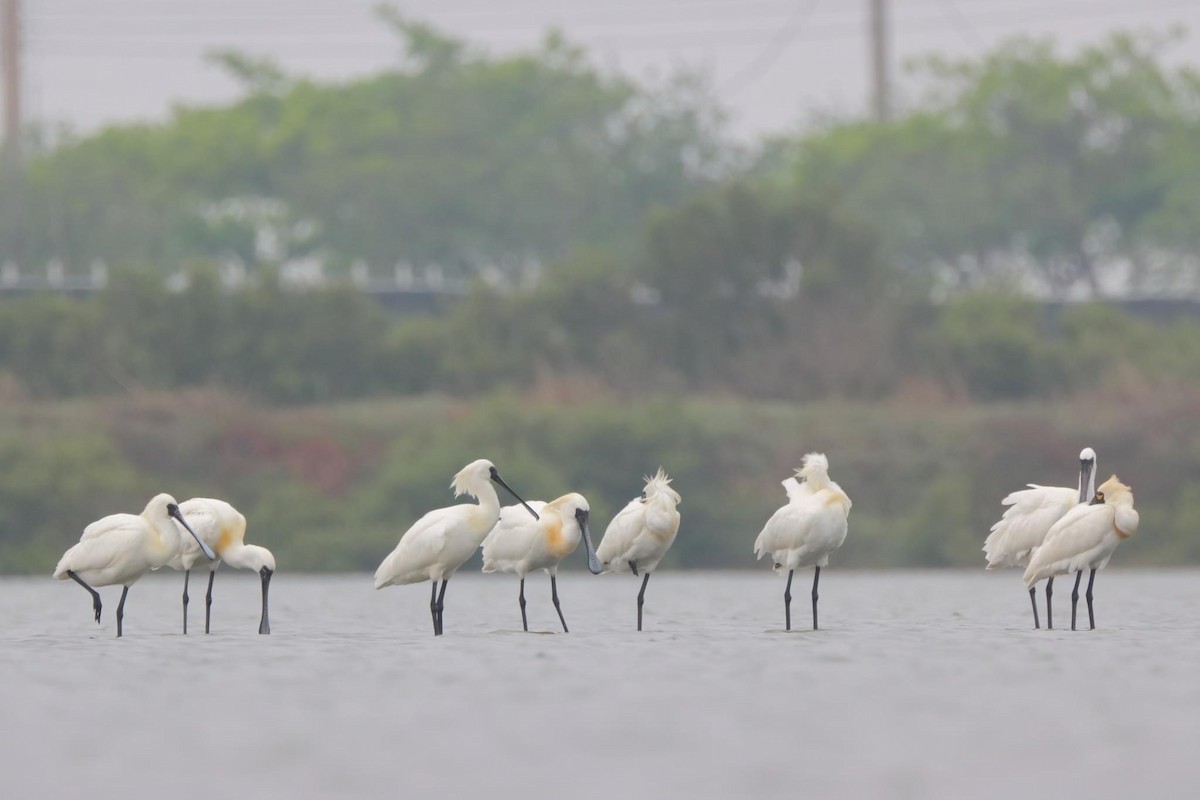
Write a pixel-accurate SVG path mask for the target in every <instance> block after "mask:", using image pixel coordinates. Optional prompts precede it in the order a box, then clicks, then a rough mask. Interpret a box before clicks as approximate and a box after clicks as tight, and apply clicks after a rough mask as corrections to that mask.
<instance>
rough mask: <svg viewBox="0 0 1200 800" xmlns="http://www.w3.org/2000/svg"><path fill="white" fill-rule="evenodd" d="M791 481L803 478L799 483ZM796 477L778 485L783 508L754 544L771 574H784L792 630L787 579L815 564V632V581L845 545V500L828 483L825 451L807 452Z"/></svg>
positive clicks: (847, 502)
mask: <svg viewBox="0 0 1200 800" xmlns="http://www.w3.org/2000/svg"><path fill="white" fill-rule="evenodd" d="M796 478H803V479H804V482H803V483H800V482H799V481H797V480H796ZM796 478H787V479H786V480H784V481H783V488H784V489H785V490H786V491H787V494H788V504H787V505H785V506H783V507H782V508H780V509H779V510H778V511H776V512H775V513H774V514H773V515H772V516H771V518H770V519H769V520H767V525H766V527H764V528H763V529H762V533H760V534H759V535H758V539H756V540H755V542H754V554H755V555H756V556H758V557H759V558H762V557H763V556H764V555H767V554H770V556H771V558H772V560H773V561H774V564H775V571H776V572H782V571H783V570H785V569H786V570H787V573H788V579H787V587H786V588H785V589H784V590H783V611H784V622H785V626H786V628H787V630H789V631H790V630H791V629H792V575H793V573H794V572H795V571H796V569H798V568H799V567H808V566H815V567H816V571H815V572H814V573H813V585H812V613H813V630H814V631H815V630H817V582H818V581H819V580H820V579H821V567H824V566H828V564H829V554H830V553H832V552H833V551H834V550H836V549H838V548H839V547H841V546H842V542H844V541H846V517H847V516H848V515H849V513H850V505H851V503H850V498H849V497H847V496H846V493H845V492H843V491H842V487H840V486H838V485H837V484H836V483H834V482H833V481H831V480H829V460H828V459H827V458H825V454H824V453H809V454H808V455H806V456H805V457H804V466H803V467H801V468H800V469H798V470H796Z"/></svg>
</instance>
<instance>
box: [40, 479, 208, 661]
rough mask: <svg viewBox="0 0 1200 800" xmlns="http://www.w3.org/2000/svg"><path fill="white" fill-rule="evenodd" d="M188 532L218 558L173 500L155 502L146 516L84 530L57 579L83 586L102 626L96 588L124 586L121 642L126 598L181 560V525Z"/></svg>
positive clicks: (106, 520)
mask: <svg viewBox="0 0 1200 800" xmlns="http://www.w3.org/2000/svg"><path fill="white" fill-rule="evenodd" d="M176 522H178V523H179V524H180V525H182V526H183V527H184V529H186V530H187V532H188V533H190V534H191V535H192V537H193V538H194V539H195V540H196V543H197V544H198V545H199V546H200V550H201V551H203V553H204V554H205V555H206V556H208V557H209V558H216V554H215V553H214V552H213V551H212V549H211V548H210V547H209V546H208V545H207V544H205V543H204V542H202V541H200V538H199V537H198V536H196V532H195V531H194V530H192V529H191V527H190V526H189V525H188V523H187V520H185V519H184V518H183V514H182V512H180V510H179V504H178V503H176V502H175V498H174V497H171V495H169V494H158V495H155V496H154V497H153V498H151V500H150V502H149V503H147V504H146V508H145V509H144V510H143V511H142V513H141V514H110V515H109V516H107V517H103V518H102V519H98V520H96V521H95V522H93V523H92V524H91V525H88V526H87V527H86V528H84V529H83V535H82V536H80V537H79V543H78V544H76V545H74V546H72V547H71V548H70V549H69V550H67V552H65V553H63V556H62V558H61V559H59V561H58V566H57V567H55V568H54V577H55V578H58V579H59V580H60V581H65V580H67V579H68V578H70V579H71V580H73V581H75V582H76V583H78V584H79V585H80V586H82V587H83V588H84V589H86V590H87V591H88V593H89V594H91V596H92V609H93V610H94V611H95V612H96V622H97V623H99V622H100V609H101V603H100V593H99V592H97V591H96V589H95V588H94V587H97V586H115V585H117V584H120V585H121V586H122V587H124V588H122V589H121V602H119V603H118V604H117V637H118V638H120V637H121V635H122V634H123V633H124V624H123V623H124V621H125V596H126V595H128V594H129V587H130V586H132V585H133V584H134V583H136V582H137V580H138V578H140V577H142V576H143V575H145V574H146V573H147V572H149V571H150V570H152V569H158V568H159V567H161V566H162V565H164V564H166V563H167V562H168V561H170V560H171V559H172V558H174V557H175V556H176V555H178V554H179V550H180V546H181V539H182V534H181V533H180V531H179V528H178V527H176V525H175V523H176Z"/></svg>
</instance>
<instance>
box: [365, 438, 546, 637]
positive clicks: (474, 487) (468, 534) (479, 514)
mask: <svg viewBox="0 0 1200 800" xmlns="http://www.w3.org/2000/svg"><path fill="white" fill-rule="evenodd" d="M493 482H495V483H498V484H500V485H501V486H503V487H504V488H505V489H507V490H508V492H509V494H511V495H512V496H513V497H515V498H517V500H519V501H520V502H521V505H522V506H523V507H524V509H525V510H524V511H522V512H521V513H526V512H528V513H529V514H530V515H532V516H533V518H534V519H535V520H536V519H537V516H538V515H537V513H536V512H535V511H534V510H533V509H532V508H530V507H529V504H527V503H526V502H525V501H524V500H521V496H520V495H518V494H517V493H516V492H514V491H513V490H512V488H510V487H509V485H508V484H507V483H505V482H504V481H503V480H501V478H500V473H499V472H497V471H496V466H495V465H494V464H492V462H491V461H488V460H487V459H486V458H481V459H479V460H477V461H472V462H471V463H470V464H467V465H466V466H465V467H463V468H462V469H461V470H459V471H458V474H457V475H455V476H454V480H453V481H452V482H451V483H450V488H452V489H454V496H455V497H459V496H461V495H464V494H466V495H470V496H471V497H474V498H475V499H476V500H478V501H479V502H478V503H474V504H473V503H460V504H459V505H455V506H449V507H447V508H439V509H436V510H434V511H430V512H429V513H428V514H426V515H425V516H423V517H421V518H420V519H419V520H417V521H416V522H415V523H413V525H412V527H411V528H409V529H408V530H407V531H405V532H404V535H403V536H401V537H400V542H399V543H398V544H397V545H396V549H395V550H393V551H392V552H391V553H390V554H389V555H388V557H387V558H385V559H384V560H383V563H382V564H380V565H379V569H377V570H375V588H376V589H382V588H383V587H385V586H392V585H393V584H405V583H418V582H420V581H426V580H428V581H432V582H433V591H432V594H431V595H430V598H429V613H430V614H431V615H432V616H433V635H434V636H441V635H442V609H443V605H444V603H443V601H444V598H445V596H446V584H447V583H448V582H449V581H450V576H451V575H453V574H454V572H455V570H457V569H458V568H459V567H461V566H462V565H463V562H464V561H466V560H467V559H468V558H470V557H471V555H472V554H473V553H474V552H475V550H476V549H477V548H478V547H479V544H480V542H482V541H483V539H484V537H485V536H487V535H488V532H489V531H491V530H492V527H493V526H494V525H495V524H496V520H497V519H499V518H500V498H499V497H497V496H496V490H495V488H493V487H492V483H493ZM439 580H440V581H441V582H442V588H441V591H438V581H439Z"/></svg>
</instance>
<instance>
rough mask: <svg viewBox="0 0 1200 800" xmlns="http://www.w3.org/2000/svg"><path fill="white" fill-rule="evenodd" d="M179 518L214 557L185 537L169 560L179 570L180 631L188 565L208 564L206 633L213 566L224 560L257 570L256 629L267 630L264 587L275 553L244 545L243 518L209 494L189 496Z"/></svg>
mask: <svg viewBox="0 0 1200 800" xmlns="http://www.w3.org/2000/svg"><path fill="white" fill-rule="evenodd" d="M179 510H180V511H182V512H183V517H184V519H186V520H187V521H188V524H189V525H191V527H192V530H193V531H195V532H196V536H197V538H198V540H199V541H202V542H204V543H205V544H207V545H208V546H209V547H210V548H211V549H212V551H213V552H215V553H216V554H217V557H216V559H215V560H213V561H208V559H206V558H205V556H204V552H203V551H202V550H201V549H200V547H199V545H198V543H197V542H196V541H193V540H191V539H187V538H185V539H184V540H183V546H182V548H181V549H180V551H179V555H177V556H175V558H173V559H171V561H170V564H169V565H168V566H170V567H171V568H173V569H177V570H183V632H184V633H185V634H186V633H187V623H188V613H187V612H188V581H189V580H190V579H191V576H192V567H194V566H195V565H196V564H197V563H204V562H205V561H207V563H208V591H207V592H206V593H205V595H204V632H205V633H208V632H209V626H210V623H211V620H212V587H213V578H214V577H216V574H217V567H219V566H220V565H221V562H222V561H224V562H225V563H226V564H228V565H229V566H231V567H234V568H235V569H248V570H253V571H254V572H257V573H258V577H259V578H260V579H261V580H262V616H261V617H260V618H259V620H258V632H259V633H270V632H271V619H270V616H269V615H268V613H267V589H268V588H269V587H270V585H271V576H272V575H274V574H275V556H274V555H273V554H272V553H271V551H270V550H268V549H267V548H265V547H260V546H258V545H256V544H246V542H245V539H246V518H245V517H244V516H242V514H241V512H240V511H238V510H237V509H236V508H234V507H233V506H231V505H230V504H229V503H227V502H225V501H224V500H216V499H213V498H211V497H193V498H192V499H191V500H184V501H183V502H182V503H180V504H179Z"/></svg>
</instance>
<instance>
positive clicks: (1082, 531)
mask: <svg viewBox="0 0 1200 800" xmlns="http://www.w3.org/2000/svg"><path fill="white" fill-rule="evenodd" d="M1137 528H1138V512H1137V509H1135V508H1134V507H1133V491H1132V490H1131V489H1130V488H1129V487H1128V486H1126V485H1125V484H1124V483H1121V481H1120V480H1119V479H1118V478H1117V476H1116V475H1113V476H1112V477H1111V478H1109V479H1108V480H1107V481H1105V482H1104V483H1102V484H1100V489H1099V490H1098V491H1097V492H1096V493H1095V495H1094V498H1093V500H1092V502H1091V503H1088V504H1080V505H1077V506H1075V507H1074V508H1072V509H1071V510H1070V511H1068V512H1067V513H1066V514H1065V515H1064V516H1063V518H1062V519H1060V520H1059V521H1058V522H1056V523H1054V525H1053V527H1051V528H1050V531H1049V532H1048V533H1047V534H1046V539H1045V541H1044V542H1043V543H1042V546H1041V547H1039V548H1038V549H1037V551H1036V552H1035V553H1034V554H1033V557H1032V558H1031V559H1030V560H1029V566H1028V567H1027V568H1026V569H1025V576H1024V580H1025V585H1026V586H1027V587H1029V589H1030V590H1032V589H1033V588H1034V586H1035V585H1036V584H1037V582H1038V581H1041V580H1044V579H1049V580H1053V578H1054V576H1056V575H1065V574H1068V573H1071V572H1076V573H1079V574H1080V575H1082V574H1083V570H1085V569H1089V570H1091V575H1090V577H1089V578H1088V588H1087V601H1088V617H1089V618H1090V620H1091V627H1092V628H1095V627H1096V619H1095V614H1094V612H1093V609H1092V583H1093V581H1094V580H1095V577H1096V570H1098V569H1103V568H1104V567H1105V566H1106V565H1107V564H1108V560H1109V559H1110V558H1112V554H1113V551H1114V550H1116V549H1117V545H1118V544H1120V542H1121V540H1122V539H1128V538H1129V537H1130V536H1132V535H1133V534H1135V533H1137ZM1078 589H1079V581H1078V578H1077V579H1076V582H1075V590H1076V591H1075V594H1074V598H1075V599H1078ZM1074 627H1075V625H1074V613H1073V609H1072V624H1071V628H1072V630H1074Z"/></svg>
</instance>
